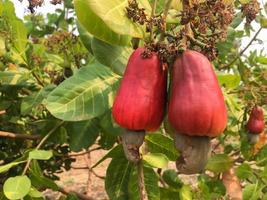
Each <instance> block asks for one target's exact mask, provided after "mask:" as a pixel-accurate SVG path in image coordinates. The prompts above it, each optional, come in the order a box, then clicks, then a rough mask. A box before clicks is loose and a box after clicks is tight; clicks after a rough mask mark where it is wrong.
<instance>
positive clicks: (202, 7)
mask: <svg viewBox="0 0 267 200" xmlns="http://www.w3.org/2000/svg"><path fill="white" fill-rule="evenodd" d="M234 13H235V12H234V6H233V5H232V4H226V3H225V2H224V1H223V0H207V1H205V2H203V3H197V4H193V5H192V6H189V7H188V9H184V11H182V14H181V16H182V17H181V24H183V25H186V24H189V25H190V28H191V29H192V32H193V38H194V39H195V41H198V42H191V44H192V45H191V49H194V50H197V51H200V52H201V53H203V54H204V55H206V56H207V57H208V58H209V60H214V59H215V58H216V57H217V49H216V44H217V43H218V42H220V41H223V40H225V39H226V37H227V27H228V26H229V24H230V23H231V22H232V19H233V17H234ZM203 44H205V45H203Z"/></svg>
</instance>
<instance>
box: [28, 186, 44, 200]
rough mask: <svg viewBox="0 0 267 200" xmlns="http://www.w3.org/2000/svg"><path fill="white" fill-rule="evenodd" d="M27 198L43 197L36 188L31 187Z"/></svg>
mask: <svg viewBox="0 0 267 200" xmlns="http://www.w3.org/2000/svg"><path fill="white" fill-rule="evenodd" d="M29 196H31V197H33V198H40V197H44V196H43V194H42V193H41V192H39V191H38V190H37V189H36V188H34V187H32V188H31V189H30V192H29Z"/></svg>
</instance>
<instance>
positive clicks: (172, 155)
mask: <svg viewBox="0 0 267 200" xmlns="http://www.w3.org/2000/svg"><path fill="white" fill-rule="evenodd" d="M145 139H146V143H147V147H148V150H149V152H151V153H162V154H164V155H166V156H167V157H168V159H169V160H171V161H175V160H176V159H177V158H178V157H179V154H178V152H177V150H176V149H175V147H174V142H173V139H172V138H170V137H168V136H166V135H163V134H147V135H146V138H145Z"/></svg>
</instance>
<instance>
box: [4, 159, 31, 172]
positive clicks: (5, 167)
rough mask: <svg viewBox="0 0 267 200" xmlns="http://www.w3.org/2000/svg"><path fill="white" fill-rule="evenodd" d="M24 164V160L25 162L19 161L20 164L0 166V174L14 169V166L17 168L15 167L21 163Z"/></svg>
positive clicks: (13, 163) (12, 163)
mask: <svg viewBox="0 0 267 200" xmlns="http://www.w3.org/2000/svg"><path fill="white" fill-rule="evenodd" d="M24 162H26V160H25V161H20V162H11V163H8V164H6V165H2V166H0V173H3V172H6V171H8V170H9V169H10V168H12V167H15V166H17V165H19V164H21V163H24Z"/></svg>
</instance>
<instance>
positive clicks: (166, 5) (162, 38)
mask: <svg viewBox="0 0 267 200" xmlns="http://www.w3.org/2000/svg"><path fill="white" fill-rule="evenodd" d="M171 2H172V0H165V8H164V11H163V16H162V23H163V24H162V31H161V34H160V39H159V41H163V40H164V36H165V32H166V17H167V15H168V11H169V9H170V7H171Z"/></svg>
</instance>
